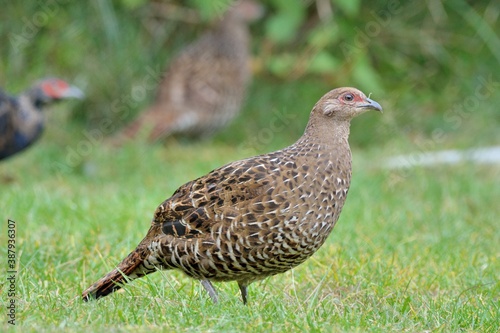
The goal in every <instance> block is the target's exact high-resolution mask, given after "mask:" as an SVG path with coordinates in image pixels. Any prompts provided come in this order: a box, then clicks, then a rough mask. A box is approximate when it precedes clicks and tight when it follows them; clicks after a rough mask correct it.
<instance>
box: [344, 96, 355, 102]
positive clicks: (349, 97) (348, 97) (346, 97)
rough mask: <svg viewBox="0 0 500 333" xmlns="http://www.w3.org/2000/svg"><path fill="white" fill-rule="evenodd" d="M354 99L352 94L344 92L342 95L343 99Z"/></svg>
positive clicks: (348, 100) (349, 100)
mask: <svg viewBox="0 0 500 333" xmlns="http://www.w3.org/2000/svg"><path fill="white" fill-rule="evenodd" d="M353 100H354V96H353V94H345V95H344V101H347V102H351V101H353Z"/></svg>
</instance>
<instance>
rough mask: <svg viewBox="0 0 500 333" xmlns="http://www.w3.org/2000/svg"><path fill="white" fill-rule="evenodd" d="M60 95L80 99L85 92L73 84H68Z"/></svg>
mask: <svg viewBox="0 0 500 333" xmlns="http://www.w3.org/2000/svg"><path fill="white" fill-rule="evenodd" d="M61 97H63V98H70V97H73V98H78V99H82V98H84V97H85V94H84V93H83V91H81V90H80V89H78V88H77V87H75V86H69V87H68V89H66V90H65V91H64V92H63V93H62V94H61Z"/></svg>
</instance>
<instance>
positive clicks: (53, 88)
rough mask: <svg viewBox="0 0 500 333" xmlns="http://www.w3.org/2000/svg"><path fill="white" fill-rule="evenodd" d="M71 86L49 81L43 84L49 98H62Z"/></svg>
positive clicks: (57, 81) (60, 81)
mask: <svg viewBox="0 0 500 333" xmlns="http://www.w3.org/2000/svg"><path fill="white" fill-rule="evenodd" d="M68 88H69V85H68V84H67V83H66V82H64V81H62V80H47V81H44V82H42V90H43V92H44V93H45V94H47V96H50V97H52V98H60V97H61V96H62V94H63V92H64V91H65V90H66V89H68Z"/></svg>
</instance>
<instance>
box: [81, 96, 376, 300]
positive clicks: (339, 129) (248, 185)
mask: <svg viewBox="0 0 500 333" xmlns="http://www.w3.org/2000/svg"><path fill="white" fill-rule="evenodd" d="M347 95H349V96H350V97H349V98H351V97H352V101H345V100H343V99H344V98H346V96H347ZM368 109H377V110H381V108H380V105H378V104H377V103H376V102H374V101H372V100H370V99H368V98H366V96H365V95H364V94H363V93H362V92H360V91H359V90H356V89H354V88H339V89H335V90H332V91H331V92H329V93H328V94H326V95H325V96H323V98H322V99H321V100H320V101H319V102H318V103H317V104H316V106H315V107H314V108H313V110H312V112H311V117H310V120H309V124H308V126H307V128H306V131H305V133H304V135H303V136H302V137H301V138H300V139H299V140H298V141H297V142H296V143H294V144H293V145H291V146H289V147H287V148H285V149H282V150H279V151H276V152H273V153H269V154H265V155H260V156H256V157H252V158H248V159H244V160H241V161H236V162H233V163H230V164H227V165H225V166H223V167H221V168H218V169H215V170H213V171H211V172H210V173H208V174H207V175H205V176H203V177H200V178H198V179H196V180H193V181H191V182H189V183H187V184H184V185H183V186H181V187H180V188H179V189H178V190H177V191H175V193H174V194H173V195H172V197H171V198H169V199H167V200H165V201H164V202H163V203H162V204H161V205H160V206H159V207H158V208H157V210H156V212H155V213H154V217H153V220H152V224H151V228H150V229H149V232H148V234H147V235H146V237H145V238H144V240H143V241H142V242H141V243H140V244H139V246H138V247H137V249H136V250H135V251H133V252H132V253H131V254H130V255H129V256H128V257H127V258H125V259H124V260H123V262H122V263H121V264H120V265H119V266H118V268H117V269H116V270H114V271H113V272H111V273H109V274H108V275H106V276H105V277H104V278H102V279H101V280H99V281H98V282H96V283H95V284H94V285H92V286H91V287H90V288H89V289H87V290H86V291H85V292H84V293H83V297H84V299H89V298H99V297H101V296H105V295H107V294H109V293H110V292H112V291H114V290H116V289H118V288H120V283H125V282H128V281H131V280H133V279H135V278H138V277H141V276H144V275H146V274H149V273H152V272H154V271H155V270H156V269H157V268H160V269H180V270H182V271H183V272H185V273H186V274H187V275H189V276H190V277H192V278H195V279H198V280H202V281H205V283H208V284H209V285H210V283H209V282H208V281H237V282H238V284H239V286H240V289H241V290H242V295H243V300H244V302H246V286H248V285H249V284H250V283H252V282H254V281H257V280H260V279H263V278H265V277H267V276H271V275H275V274H279V273H283V272H285V271H287V270H289V269H291V268H293V267H295V266H297V265H299V264H301V263H302V262H304V261H305V260H306V259H307V258H309V257H310V256H311V255H312V254H313V253H314V252H315V251H316V250H318V248H319V247H320V246H321V245H322V244H323V243H324V241H325V240H326V238H327V237H328V235H329V234H330V232H331V230H332V229H333V227H334V226H335V223H336V221H337V219H338V218H339V215H340V212H341V210H342V207H343V205H344V202H345V199H346V196H347V192H348V190H349V185H350V182H351V152H350V149H349V144H348V142H347V137H348V135H349V123H350V119H351V118H352V117H354V116H356V115H357V114H359V113H362V112H364V111H366V110H368ZM124 275H125V276H127V277H128V278H127V279H126V280H125V279H124V278H123V276H124ZM207 280H208V281H207ZM204 286H205V284H204ZM205 287H206V286H205ZM210 287H211V285H210ZM206 288H207V287H206ZM211 288H212V290H213V287H211ZM207 290H208V291H209V293H210V288H208V289H207ZM211 296H212V298H213V299H214V301H216V296H214V295H212V293H211Z"/></svg>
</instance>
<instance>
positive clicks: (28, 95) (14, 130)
mask: <svg viewBox="0 0 500 333" xmlns="http://www.w3.org/2000/svg"><path fill="white" fill-rule="evenodd" d="M70 97H74V98H83V92H82V91H81V90H80V89H78V88H76V87H74V86H70V85H69V84H68V83H66V82H65V81H63V80H61V79H56V78H48V79H44V80H41V81H39V82H37V83H36V84H35V85H33V86H32V87H31V88H30V89H28V90H26V91H25V92H23V93H22V94H21V95H19V96H17V97H13V96H9V95H7V94H6V93H4V92H3V91H1V90H0V160H2V159H5V158H7V157H9V156H11V155H14V154H16V153H18V152H20V151H22V150H24V149H26V148H27V147H29V146H30V145H31V144H33V143H34V142H35V141H36V140H38V138H39V137H40V135H41V134H42V131H43V127H44V116H43V114H42V109H43V107H44V106H45V105H48V104H51V103H53V102H55V101H58V100H61V99H65V98H70Z"/></svg>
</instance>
